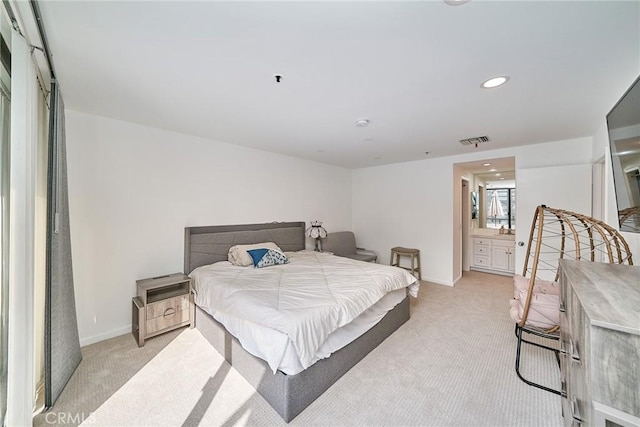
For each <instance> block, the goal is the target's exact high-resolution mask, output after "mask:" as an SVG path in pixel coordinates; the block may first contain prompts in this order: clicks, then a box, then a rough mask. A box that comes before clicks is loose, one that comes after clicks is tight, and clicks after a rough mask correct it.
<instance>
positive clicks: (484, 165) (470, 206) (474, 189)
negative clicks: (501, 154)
mask: <svg viewBox="0 0 640 427" xmlns="http://www.w3.org/2000/svg"><path fill="white" fill-rule="evenodd" d="M453 166H454V167H453V171H454V183H455V184H454V210H453V218H454V224H455V226H454V229H453V249H454V250H453V256H454V259H453V276H452V277H454V283H455V282H456V281H457V280H458V279H459V278H460V277H462V274H463V272H465V271H469V269H470V264H471V255H472V254H471V253H470V252H471V251H470V248H471V244H470V240H471V237H472V235H473V234H475V233H483V232H485V233H487V232H495V230H487V229H486V227H487V225H486V221H487V216H488V215H487V209H488V204H487V200H486V197H487V196H488V195H490V194H491V191H487V189H488V188H489V189H490V188H493V187H496V185H497V184H496V183H500V184H499V185H501V186H511V185H513V186H515V157H505V158H493V159H482V160H476V161H473V162H464V163H455V164H454V165H453ZM508 183H511V184H508ZM514 210H515V209H514ZM507 211H508V209H506V202H505V212H507Z"/></svg>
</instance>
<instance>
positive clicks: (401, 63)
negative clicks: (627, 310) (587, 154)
mask: <svg viewBox="0 0 640 427" xmlns="http://www.w3.org/2000/svg"><path fill="white" fill-rule="evenodd" d="M39 3H40V10H41V13H42V17H43V22H44V26H45V28H46V32H47V36H48V39H49V44H50V48H51V51H52V54H53V60H54V64H55V68H56V72H57V77H58V80H59V81H60V85H61V89H62V93H63V96H64V99H65V103H66V106H67V108H69V109H72V110H76V111H81V112H86V113H90V114H96V115H101V116H106V117H111V118H115V119H120V120H125V121H129V122H134V123H140V124H144V125H148V126H153V127H157V128H162V129H167V130H171V131H176V132H181V133H185V134H191V135H196V136H200V137H204V138H208V139H211V140H217V141H223V142H228V143H232V144H238V145H243V146H247V147H253V148H256V149H261V150H267V151H271V152H275V153H281V154H285V155H290V156H295V157H299V158H304V159H310V160H315V161H319V162H323V163H329V164H334V165H338V166H343V167H347V168H360V167H367V166H375V165H381V164H389V163H398V162H406V161H412V160H422V159H425V158H433V157H442V156H449V155H455V154H463V153H469V152H474V151H486V150H492V149H497V148H504V147H509V146H517V145H527V144H534V143H541V142H549V141H558V140H565V139H572V138H579V137H585V136H592V135H593V134H594V133H595V132H596V130H598V129H599V128H600V127H601V126H602V125H603V124H604V117H605V115H606V114H607V113H608V112H609V110H610V109H611V108H612V107H613V105H614V104H615V103H616V102H617V101H618V99H619V98H620V97H621V96H622V94H623V93H624V92H625V90H626V89H627V88H628V87H629V86H630V85H631V83H632V82H633V81H634V80H635V78H636V77H637V76H638V74H640V2H639V1H622V2H616V1H544V2H538V1H532V2H529V1H517V0H514V1H483V0H472V1H470V2H468V3H466V4H463V5H458V6H450V5H448V4H446V3H445V2H444V1H439V0H438V1H435V0H434V1H421V2H398V1H390V2H382V1H375V2H366V1H356V2H341V1H335V2H311V1H302V2H269V1H259V2H235V1H233V2H207V1H196V2H189V1H161V2H152V1H106V2H97V1H40V2H39ZM276 74H279V75H281V76H282V79H281V81H280V82H279V83H277V82H276V79H275V78H274V75H276ZM497 75H508V76H510V81H509V82H508V83H507V84H505V85H504V86H501V87H498V88H495V89H482V88H481V87H480V84H481V83H482V82H483V81H484V80H486V79H488V78H490V77H493V76H497ZM361 118H366V119H368V120H369V125H368V126H366V127H357V126H356V125H355V122H356V120H358V119H361ZM485 135H486V136H488V137H489V138H490V140H489V141H488V142H485V143H482V144H479V145H478V147H477V148H476V147H475V146H474V145H469V146H463V145H461V144H460V143H459V140H461V139H464V138H470V137H476V136H485ZM425 152H428V153H429V154H425Z"/></svg>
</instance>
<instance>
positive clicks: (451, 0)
mask: <svg viewBox="0 0 640 427" xmlns="http://www.w3.org/2000/svg"><path fill="white" fill-rule="evenodd" d="M470 1H471V0H444V2H445V3H446V4H448V5H449V6H460V5H461V4H465V3H469V2H470Z"/></svg>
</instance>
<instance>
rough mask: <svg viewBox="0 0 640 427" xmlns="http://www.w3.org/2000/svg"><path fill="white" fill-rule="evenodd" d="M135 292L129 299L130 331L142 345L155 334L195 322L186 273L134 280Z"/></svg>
mask: <svg viewBox="0 0 640 427" xmlns="http://www.w3.org/2000/svg"><path fill="white" fill-rule="evenodd" d="M136 285H137V288H138V296H137V297H134V298H133V300H132V308H131V311H132V313H131V316H132V325H131V333H132V334H133V336H134V338H135V339H136V341H137V342H138V347H142V346H144V341H145V340H146V339H148V338H151V337H154V336H156V335H160V334H163V333H165V332H169V331H172V330H174V329H177V328H181V327H183V326H187V325H189V326H190V327H191V328H193V327H194V326H195V304H194V303H193V292H192V288H191V279H190V278H189V276H187V275H186V274H182V273H175V274H169V275H166V276H159V277H152V278H149V279H142V280H137V281H136Z"/></svg>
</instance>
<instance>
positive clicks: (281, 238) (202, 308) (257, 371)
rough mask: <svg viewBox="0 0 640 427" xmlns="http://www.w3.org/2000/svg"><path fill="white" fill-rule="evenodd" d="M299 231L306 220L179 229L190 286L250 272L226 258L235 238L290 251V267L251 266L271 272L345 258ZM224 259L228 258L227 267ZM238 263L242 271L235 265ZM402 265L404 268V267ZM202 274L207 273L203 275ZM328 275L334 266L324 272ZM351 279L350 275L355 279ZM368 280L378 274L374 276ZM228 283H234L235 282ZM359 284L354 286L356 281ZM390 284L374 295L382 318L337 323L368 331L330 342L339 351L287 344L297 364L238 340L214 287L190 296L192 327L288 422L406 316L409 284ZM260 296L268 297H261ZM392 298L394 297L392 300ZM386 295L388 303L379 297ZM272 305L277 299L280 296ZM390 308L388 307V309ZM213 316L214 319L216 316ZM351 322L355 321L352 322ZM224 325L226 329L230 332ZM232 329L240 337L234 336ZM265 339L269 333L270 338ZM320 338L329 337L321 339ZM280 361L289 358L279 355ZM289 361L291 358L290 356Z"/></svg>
mask: <svg viewBox="0 0 640 427" xmlns="http://www.w3.org/2000/svg"><path fill="white" fill-rule="evenodd" d="M304 230H305V223H304V222H281V223H267V224H248V225H225V226H209V227H187V228H185V259H184V270H185V273H186V274H192V273H193V276H194V277H196V279H197V280H196V279H194V282H198V283H197V284H196V286H195V287H196V290H197V291H198V286H200V289H201V290H200V291H199V292H200V293H203V292H204V291H202V289H203V288H202V286H203V283H207V280H208V279H207V278H208V277H210V276H207V275H212V274H213V275H217V276H216V280H218V279H217V278H218V277H222V276H224V274H221V272H224V273H225V274H226V275H227V276H229V277H233V278H234V279H233V280H237V279H235V277H236V276H235V275H236V274H238V275H239V274H245V275H253V274H255V273H254V269H253V268H252V267H241V268H237V267H235V268H236V270H233V268H234V267H233V266H232V265H231V264H230V263H228V262H227V258H228V253H229V249H230V248H231V247H233V246H235V245H247V244H255V243H261V242H273V243H275V244H276V245H277V246H278V247H279V248H280V249H282V251H284V252H285V253H286V254H287V255H289V258H290V260H291V265H290V266H289V265H286V266H274V267H268V268H266V269H255V270H268V271H269V273H271V275H274V274H275V275H278V274H279V273H278V272H279V271H286V272H287V273H290V272H292V271H295V268H302V267H301V266H302V265H303V264H305V263H320V264H321V269H323V270H330V269H329V268H328V267H327V264H326V263H328V262H330V261H331V262H335V261H338V262H339V263H340V262H342V263H343V264H344V263H347V261H346V260H347V259H346V258H342V259H340V257H335V256H331V255H326V254H318V253H313V252H308V251H305V236H304ZM330 258H333V259H330ZM288 261H289V260H287V262H288ZM348 262H355V263H358V264H357V267H359V268H362V269H364V270H363V271H368V269H370V268H374V269H375V268H381V269H388V267H386V266H380V265H377V267H372V266H373V265H376V264H372V266H371V267H370V266H369V265H368V263H363V262H361V261H353V260H349V261H348ZM227 264H229V265H228V266H227ZM278 268H280V270H278ZM227 269H230V270H227ZM241 269H244V270H242V271H241ZM194 270H195V271H194ZM337 270H340V268H338V269H337ZM402 271H403V272H404V270H402ZM205 273H206V275H204V276H202V275H203V274H205ZM276 273H277V274H276ZM283 274H284V273H283ZM291 274H292V277H295V275H294V274H293V273H291ZM329 274H334V273H331V272H330V273H329ZM335 274H338V273H335ZM367 274H369V273H367ZM298 275H299V276H298V277H300V273H298ZM202 277H204V278H205V279H203V278H202ZM367 277H369V276H367ZM371 277H373V276H371ZM211 280H213V279H211ZM327 280H329V279H327ZM355 280H356V279H355V278H354V281H355ZM358 280H361V279H358ZM371 280H372V281H377V279H376V280H373V279H371ZM405 280H406V279H405ZM412 280H413V279H412ZM230 283H233V284H234V285H235V282H233V281H232V282H230ZM398 286H400V285H398ZM418 286H419V285H418V284H417V283H413V284H412V285H411V289H412V291H413V292H414V294H415V293H416V292H417V287H418ZM222 289H223V291H224V290H225V289H226V287H222ZM357 289H359V287H358V288H357ZM394 289H396V290H394V291H393V292H389V294H388V295H387V294H385V296H384V298H380V301H378V302H377V303H376V304H380V305H384V304H387V305H388V307H387V308H385V309H384V312H380V313H378V317H377V318H376V321H377V319H378V318H379V319H380V320H379V321H377V323H376V324H375V325H374V326H373V327H371V325H368V326H366V327H364V326H362V325H360V326H358V320H360V316H359V317H358V318H356V319H353V320H354V321H353V322H351V321H350V319H346V320H348V321H349V322H350V323H349V324H348V325H345V327H344V328H340V329H345V330H346V329H348V328H349V327H353V328H360V329H362V330H364V331H366V332H364V333H363V334H360V333H361V332H362V331H360V332H358V334H357V335H359V336H358V337H357V338H356V339H354V340H352V341H351V339H352V338H350V339H349V341H350V343H349V344H347V345H344V344H343V343H341V344H335V346H337V347H339V349H338V350H335V351H334V349H333V348H329V349H328V350H326V351H327V352H328V354H329V353H330V356H329V357H326V358H320V359H319V360H317V357H316V358H315V359H316V360H314V358H311V357H302V356H300V354H307V353H308V352H307V353H305V351H303V350H300V349H299V348H298V345H289V346H288V349H289V353H292V354H295V355H296V356H298V358H297V360H298V365H297V366H296V364H295V360H294V359H296V358H295V357H294V358H291V357H288V356H287V357H283V358H282V361H280V362H274V361H273V360H271V359H270V357H268V355H267V356H265V355H264V354H259V353H257V352H256V349H255V348H252V347H251V346H247V342H245V341H244V338H243V336H242V335H240V334H238V331H239V330H242V327H238V326H237V325H235V324H233V323H231V324H230V323H228V322H226V321H227V320H228V319H225V318H224V317H223V318H221V317H220V312H219V311H215V310H212V309H211V307H210V305H211V304H210V303H211V301H212V300H216V298H217V299H218V302H219V303H221V302H224V301H221V300H223V299H224V298H225V297H224V296H222V297H221V295H228V294H225V293H222V294H220V293H218V294H217V296H215V297H209V300H207V299H206V298H205V297H204V296H203V295H197V296H196V302H197V304H198V305H197V307H196V328H197V329H198V330H199V331H200V332H201V333H202V334H203V336H204V337H205V338H206V339H207V340H208V341H209V342H210V343H211V344H212V346H213V347H214V348H215V349H216V350H217V351H218V352H219V353H220V354H221V355H223V356H224V357H225V360H226V361H227V362H229V364H231V365H232V366H233V367H234V368H235V369H236V370H237V371H238V372H239V373H240V374H241V375H242V376H243V377H244V378H245V379H247V381H248V382H249V383H250V384H251V385H252V386H253V387H255V388H256V390H257V391H258V393H259V394H260V395H262V397H263V398H264V399H265V400H266V401H267V402H268V403H269V404H270V405H271V406H272V407H273V408H274V409H275V410H276V412H278V414H279V415H280V416H281V417H282V418H283V419H284V420H285V421H286V422H289V421H291V420H292V419H293V418H295V417H296V416H297V415H298V414H299V413H300V412H302V411H303V410H304V409H305V408H306V407H307V406H308V405H310V404H311V403H312V402H313V401H314V400H315V399H316V398H317V397H318V396H320V395H321V394H322V393H323V392H324V391H325V390H327V389H328V388H329V387H330V386H331V385H332V384H333V383H334V382H335V381H337V380H338V379H339V378H340V377H341V376H342V375H343V374H344V373H346V372H347V371H348V370H349V369H350V368H351V367H353V366H354V365H355V364H357V363H358V362H359V361H360V360H361V359H362V358H364V357H365V356H366V355H367V354H368V353H369V352H370V351H371V350H373V349H374V348H375V347H376V346H378V344H380V343H381V342H382V341H383V340H384V339H385V338H387V337H388V336H389V335H391V334H392V333H393V332H394V331H395V330H396V329H398V328H399V327H400V326H401V325H402V324H403V323H404V322H406V321H407V320H408V319H409V299H408V296H407V290H406V289H404V288H402V289H399V288H394ZM407 289H408V288H407ZM400 292H402V295H401V296H398V294H399V293H400ZM392 294H393V295H392ZM265 295H266V294H265ZM280 295H281V294H278V298H280ZM336 298H338V297H336ZM376 298H377V297H376ZM265 299H268V297H265ZM392 299H393V301H390V300H392ZM283 301H284V299H283ZM294 301H295V300H294ZM384 301H387V302H386V303H385V302H384ZM398 301H399V302H398ZM256 303H257V304H258V305H259V304H260V297H257V298H256V300H255V301H254V304H256ZM278 304H281V302H280V300H279V302H278ZM349 304H350V303H349ZM354 304H355V302H354ZM233 305H234V304H230V307H225V310H227V309H229V310H232V309H233ZM235 305H238V304H235ZM376 307H377V306H374V307H373V308H372V309H371V310H367V312H370V311H375V310H374V309H375V308H376ZM389 307H393V308H391V309H390V310H388V308H389ZM378 311H379V310H378ZM385 313H386V314H385ZM214 315H215V316H216V317H217V319H218V320H216V319H215V318H214ZM364 315H365V313H362V317H364ZM219 320H220V321H219ZM221 322H225V324H226V325H227V327H225V326H223V325H222V324H221ZM248 323H251V322H248ZM351 323H353V325H356V326H352V325H351ZM365 323H366V322H365ZM340 325H341V324H340ZM335 326H339V325H334V327H335ZM354 330H355V329H354ZM229 331H232V332H233V334H232V333H231V332H229ZM274 332H275V331H274ZM337 332H340V331H336V333H335V334H334V335H338V333H337ZM352 334H353V331H352ZM236 336H239V337H240V338H236ZM330 337H331V338H333V335H330ZM276 338H277V337H276ZM269 339H270V340H271V338H269ZM241 341H242V342H244V344H245V347H247V348H248V349H249V350H245V348H244V347H243V346H242V345H241V344H240V342H241ZM273 341H274V342H277V341H278V340H277V339H273ZM326 341H330V340H328V339H327V340H326ZM336 342H337V341H336ZM289 344H291V343H289ZM252 353H253V354H252ZM320 353H321V352H320ZM256 354H259V355H260V357H257V356H256ZM284 354H285V355H286V354H287V353H286V352H285V353H284ZM307 356H308V354H307ZM278 357H280V356H278ZM286 360H289V361H290V362H285V361H286ZM292 360H293V362H291V361H292ZM279 363H280V364H279Z"/></svg>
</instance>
